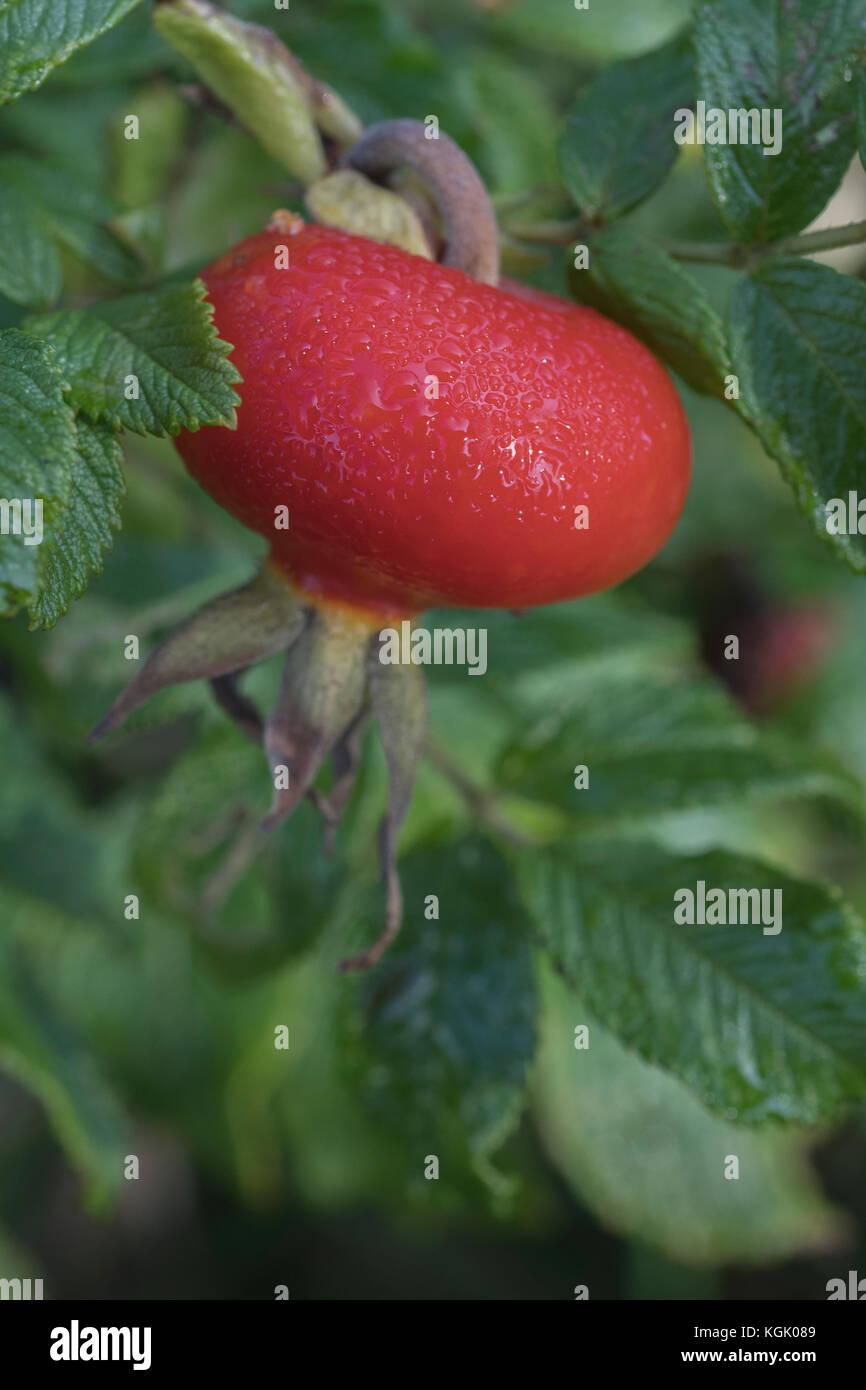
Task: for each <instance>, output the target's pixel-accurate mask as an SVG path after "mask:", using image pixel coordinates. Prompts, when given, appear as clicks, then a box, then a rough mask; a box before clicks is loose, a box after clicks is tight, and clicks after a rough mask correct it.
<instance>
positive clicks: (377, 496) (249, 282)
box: [176, 213, 691, 617]
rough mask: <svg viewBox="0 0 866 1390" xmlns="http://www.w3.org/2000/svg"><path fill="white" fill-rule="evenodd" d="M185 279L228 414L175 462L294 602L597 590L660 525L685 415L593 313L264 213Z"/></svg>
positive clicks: (398, 611)
mask: <svg viewBox="0 0 866 1390" xmlns="http://www.w3.org/2000/svg"><path fill="white" fill-rule="evenodd" d="M280 246H284V247H287V248H288V266H287V267H286V266H285V265H284V262H285V259H286V257H285V252H283V253H282V254H281V253H280V252H279V250H278V248H279V247H280ZM280 266H283V268H279V267H280ZM203 278H204V280H205V283H206V285H207V288H208V294H209V296H210V299H211V300H212V302H213V305H214V310H215V322H216V327H217V330H218V332H219V334H220V336H221V337H222V338H224V339H226V340H227V341H228V342H230V343H232V344H233V345H234V352H233V361H234V362H235V364H236V366H237V367H238V369H239V371H240V372H241V375H242V377H243V383H242V385H241V387H240V394H241V399H242V404H241V406H240V409H239V411H238V422H237V429H236V430H226V429H223V428H206V429H202V430H200V431H198V432H197V433H195V434H182V435H181V436H180V437H179V438H178V440H177V441H176V442H177V447H178V449H179V451H180V453H181V455H182V456H183V458H184V460H185V462H186V464H187V466H188V468H189V470H190V472H191V473H192V474H193V476H194V477H195V478H196V479H197V480H198V481H199V483H200V484H201V485H202V487H204V488H205V490H206V491H207V492H208V493H210V495H211V496H212V497H214V498H215V499H216V501H217V502H219V503H220V504H221V505H222V506H223V507H225V508H226V510H227V511H229V512H230V513H231V514H232V515H233V516H235V517H237V518H238V520H240V521H241V522H243V523H244V524H245V525H246V526H248V527H250V528H251V529H253V530H255V531H258V532H260V533H261V534H262V535H264V536H266V537H267V538H268V541H269V543H270V547H271V556H272V559H273V561H274V562H275V563H276V564H277V565H278V566H279V568H280V569H281V570H282V571H283V572H284V573H285V574H287V575H288V576H289V577H290V578H291V580H292V581H293V582H294V583H295V584H296V586H297V587H299V588H301V589H302V590H304V591H306V592H307V593H308V594H309V595H310V596H311V597H313V598H315V597H316V596H317V595H318V596H321V597H322V598H324V599H330V600H335V601H337V602H339V603H347V604H350V605H352V606H354V607H357V608H361V609H366V610H368V611H369V612H371V614H373V615H376V616H380V617H390V616H394V615H403V614H412V613H416V612H418V611H420V610H421V609H424V608H426V607H430V606H433V605H440V604H441V605H452V606H479V607H493V608H517V607H520V608H525V607H528V606H532V605H536V604H543V603H551V602H554V601H556V600H559V599H568V598H574V597H578V596H580V595H583V594H589V593H593V592H595V591H596V590H599V589H604V588H607V587H609V586H610V585H613V584H616V583H618V582H619V581H620V580H623V579H625V578H626V577H627V576H628V575H630V574H632V573H633V572H634V571H635V570H637V569H640V567H641V566H642V565H644V564H646V562H647V561H648V560H650V559H651V558H652V556H653V555H654V554H655V553H656V552H657V551H658V550H659V548H660V547H661V546H662V545H663V544H664V542H665V540H666V539H667V537H668V536H669V534H670V532H671V530H672V529H673V527H674V525H675V523H676V521H677V518H678V517H679V515H680V512H681V510H682V507H683V504H684V502H685V498H686V493H687V490H688V482H689V472H690V454H691V450H690V440H689V431H688V425H687V422H686V417H685V413H684V411H683V408H682V405H681V404H680V401H679V398H678V396H677V393H676V391H675V389H674V387H673V385H672V383H671V381H670V379H669V377H668V375H667V373H666V372H665V371H664V369H663V368H662V367H661V366H660V365H659V363H658V362H657V361H656V360H655V358H654V357H653V356H652V355H651V353H649V352H648V351H647V349H646V348H644V347H643V346H642V344H641V343H639V342H638V341H637V340H636V339H635V338H633V337H632V336H631V335H630V334H629V333H628V332H626V331H625V330H624V329H623V328H621V327H619V326H618V325H617V324H614V323H611V322H610V321H609V320H607V319H605V318H603V317H602V316H601V315H599V314H597V313H595V312H594V311H593V310H591V309H587V308H583V307H578V306H572V305H569V304H566V303H565V302H564V301H560V300H557V299H554V298H553V297H552V296H550V295H546V294H541V293H539V292H538V291H529V292H524V291H522V290H520V291H519V293H515V292H514V291H515V290H516V289H517V287H510V288H508V289H505V288H494V287H493V286H491V285H485V284H480V283H478V282H477V281H476V280H473V279H471V278H470V277H469V276H468V275H466V274H464V273H463V272H462V271H459V270H455V269H451V268H447V267H444V266H442V265H439V264H437V263H435V262H432V261H426V260H424V259H422V258H421V257H418V256H412V255H409V254H408V253H406V252H404V251H401V250H399V249H397V248H395V247H392V246H386V245H381V244H379V243H378V242H374V241H371V240H367V239H366V238H361V237H356V236H350V235H347V234H346V233H344V232H340V231H337V230H335V229H333V228H329V227H323V226H318V225H306V224H304V223H303V222H302V221H301V220H300V219H299V218H295V217H293V216H291V215H290V214H284V213H283V214H278V215H277V216H276V217H275V219H274V221H273V222H272V223H271V225H270V227H269V229H268V230H266V231H264V232H262V233H260V234H259V235H257V236H253V237H249V238H247V240H246V241H243V242H241V243H240V245H238V246H237V247H235V248H234V249H233V250H231V251H229V252H227V253H226V254H225V255H224V256H221V257H220V258H219V260H217V261H215V262H214V263H213V264H212V265H211V266H209V267H208V268H207V269H206V270H205V271H204V272H203ZM277 508H288V514H289V528H288V529H287V530H286V529H283V530H275V526H274V522H275V515H276V514H277V513H276V509H277ZM583 509H586V510H585V511H584V510H583Z"/></svg>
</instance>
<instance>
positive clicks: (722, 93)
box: [695, 0, 866, 244]
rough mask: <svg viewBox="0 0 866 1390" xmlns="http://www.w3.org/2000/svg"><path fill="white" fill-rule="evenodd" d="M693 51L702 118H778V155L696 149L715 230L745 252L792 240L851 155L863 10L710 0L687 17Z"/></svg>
mask: <svg viewBox="0 0 866 1390" xmlns="http://www.w3.org/2000/svg"><path fill="white" fill-rule="evenodd" d="M695 45H696V51H697V67H698V89H699V90H698V95H699V97H700V98H701V100H703V101H704V102H705V103H706V107H707V109H708V110H709V109H710V108H717V109H719V108H720V109H721V110H723V111H724V112H725V113H726V116H727V113H728V112H729V111H731V110H734V111H740V110H745V111H757V112H762V111H766V112H768V113H769V114H770V117H772V113H773V112H774V111H777V110H778V111H781V113H782V114H781V127H780V129H781V148H780V150H779V151H778V152H777V153H776V154H771V155H765V153H764V145H763V144H762V143H748V144H746V143H744V144H727V143H726V144H709V143H707V144H706V145H705V146H704V156H705V159H706V167H707V175H708V178H709V181H710V187H711V189H712V191H713V195H714V197H715V199H716V202H717V204H718V208H719V212H720V213H721V216H722V218H723V220H724V221H725V223H726V224H727V226H728V227H729V228H730V231H731V232H732V234H733V235H734V236H735V237H736V239H737V240H738V241H740V242H742V243H746V244H748V243H761V242H767V241H772V240H774V239H776V238H778V237H782V236H786V235H789V234H790V233H792V232H798V231H800V230H801V228H803V227H805V226H806V225H807V223H809V222H811V221H812V219H813V218H814V217H817V215H818V213H819V212H820V211H821V210H822V208H823V207H824V206H825V205H826V203H827V202H828V200H829V198H830V196H831V195H832V193H833V192H834V190H835V189H836V188H837V187H838V185H839V183H840V181H841V179H842V175H843V174H844V172H845V170H846V168H847V167H848V164H849V162H850V160H851V158H852V156H853V154H854V150H855V145H856V138H857V131H856V117H855V112H854V104H855V94H856V87H855V86H854V85H853V83H852V80H851V79H852V72H853V71H854V70H855V69H856V66H857V65H858V63H859V62H860V61H861V59H862V55H863V53H864V51H866V13H864V9H863V4H862V0H709V3H706V4H704V5H702V6H701V7H700V9H699V10H698V11H697V14H696V16H695ZM767 134H768V135H772V128H770V129H769V130H768V132H767ZM762 139H763V137H762Z"/></svg>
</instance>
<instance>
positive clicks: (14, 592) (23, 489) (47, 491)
mask: <svg viewBox="0 0 866 1390" xmlns="http://www.w3.org/2000/svg"><path fill="white" fill-rule="evenodd" d="M64 386H65V383H64V380H63V377H62V376H61V374H60V372H59V370H58V368H57V365H56V361H55V358H54V354H53V353H52V351H51V349H50V348H49V347H48V346H47V345H46V344H45V343H40V342H37V341H36V340H35V339H33V338H30V337H28V336H27V335H26V334H24V333H19V332H18V330H17V329H14V328H9V329H6V330H5V331H4V332H3V333H0V497H2V498H3V499H4V501H5V502H7V503H9V504H13V503H17V502H20V503H22V504H23V505H22V508H21V510H20V515H19V517H18V518H17V519H16V518H14V517H13V516H12V512H11V510H10V519H9V521H8V522H6V523H5V524H4V528H3V529H4V530H5V531H6V532H7V533H6V534H3V533H2V531H0V605H2V608H3V610H4V611H5V612H7V613H9V612H14V611H15V609H16V608H17V607H19V606H20V605H21V604H22V603H26V602H32V601H33V600H34V599H35V598H36V596H37V595H38V594H39V592H40V591H41V588H42V586H43V584H44V552H43V548H42V544H41V541H42V537H43V536H44V534H45V533H46V532H49V531H50V529H51V526H52V525H53V523H54V522H55V520H56V519H57V517H58V516H60V515H61V514H62V512H63V510H64V508H65V507H66V505H67V503H68V501H69V497H70V491H71V480H72V476H73V472H74V469H75V450H76V444H77V437H76V431H75V418H74V416H73V414H72V411H71V410H70V409H69V406H68V405H67V404H66V401H65V399H64ZM37 502H41V504H42V508H41V510H42V518H41V525H40V523H39V512H38V509H37V506H36V504H37Z"/></svg>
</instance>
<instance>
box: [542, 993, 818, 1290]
mask: <svg viewBox="0 0 866 1390" xmlns="http://www.w3.org/2000/svg"><path fill="white" fill-rule="evenodd" d="M544 999H545V1005H546V1007H545V1008H544V1010H543V1013H542V1020H543V1024H542V1043H541V1048H540V1054H539V1057H538V1059H537V1062H536V1065H535V1067H534V1069H533V1070H534V1076H535V1084H534V1087H533V1097H534V1098H533V1112H534V1116H535V1119H536V1123H537V1125H538V1128H539V1131H540V1133H541V1137H542V1142H543V1143H544V1145H545V1147H546V1149H547V1150H548V1152H549V1154H550V1156H551V1158H552V1159H553V1161H554V1163H555V1164H556V1166H557V1167H558V1168H559V1170H560V1171H561V1172H562V1174H563V1176H564V1177H565V1178H566V1180H567V1181H568V1183H569V1184H570V1185H571V1187H572V1188H573V1189H574V1191H575V1192H576V1193H577V1196H578V1197H579V1198H581V1199H582V1200H583V1201H585V1202H586V1203H587V1204H588V1206H589V1207H590V1208H591V1209H592V1210H593V1211H594V1212H595V1214H596V1216H598V1217H599V1219H600V1220H601V1221H602V1222H603V1224H604V1225H605V1226H606V1227H607V1228H608V1229H613V1230H614V1231H617V1232H619V1233H620V1234H621V1235H627V1236H632V1237H637V1238H638V1239H639V1240H643V1241H647V1242H649V1243H650V1244H652V1245H654V1246H656V1247H657V1248H659V1249H661V1250H662V1251H664V1253H665V1254H666V1255H667V1256H668V1257H669V1258H670V1259H672V1260H675V1261H677V1263H681V1264H685V1265H706V1264H711V1265H719V1264H730V1263H734V1262H736V1263H738V1264H741V1263H744V1262H749V1263H751V1262H753V1261H761V1262H763V1261H769V1260H779V1259H783V1258H785V1257H790V1256H791V1255H794V1254H798V1253H801V1252H807V1251H818V1250H820V1249H826V1248H827V1246H828V1245H829V1244H830V1243H835V1241H836V1240H837V1239H838V1238H839V1235H840V1225H841V1223H840V1221H839V1218H838V1216H837V1214H836V1213H835V1212H834V1211H833V1210H832V1208H830V1207H829V1206H828V1205H827V1203H826V1201H825V1199H824V1198H823V1196H822V1194H821V1190H820V1187H819V1185H818V1182H817V1180H816V1178H815V1176H814V1174H813V1173H812V1172H810V1170H809V1166H808V1163H807V1161H806V1157H805V1153H804V1148H805V1145H804V1143H803V1140H802V1139H801V1137H800V1136H799V1135H793V1134H790V1133H783V1132H780V1131H778V1130H776V1129H765V1130H764V1131H763V1132H761V1133H757V1132H755V1131H753V1130H747V1129H743V1128H742V1127H737V1126H735V1125H733V1124H731V1123H729V1122H727V1121H724V1120H721V1119H718V1118H716V1117H715V1116H713V1115H709V1114H708V1113H707V1112H706V1110H704V1108H703V1107H702V1106H701V1105H700V1104H699V1102H698V1101H696V1100H695V1099H694V1097H693V1096H692V1095H691V1094H690V1093H689V1092H688V1091H687V1090H686V1088H685V1087H684V1086H683V1085H682V1084H681V1082H679V1081H677V1080H676V1078H674V1077H672V1076H669V1075H667V1074H666V1073H665V1072H663V1071H660V1070H659V1069H658V1068H657V1067H652V1066H648V1065H647V1063H646V1062H643V1061H641V1059H640V1058H639V1057H637V1056H635V1054H634V1053H633V1052H630V1051H629V1050H628V1049H627V1048H625V1047H623V1046H622V1044H621V1043H619V1042H617V1041H616V1039H615V1038H613V1037H612V1036H611V1034H610V1033H608V1032H607V1030H606V1029H605V1028H603V1027H602V1025H601V1024H600V1023H597V1022H595V1020H594V1018H593V1016H592V1014H590V1013H588V1012H587V1011H586V1010H585V1009H584V1007H583V1005H582V1004H578V1003H577V1002H576V1001H575V1000H574V999H572V998H570V996H569V992H568V990H567V989H566V987H565V986H564V985H563V984H562V982H561V981H559V980H556V979H554V978H553V977H552V976H550V975H545V978H544ZM581 1025H583V1026H586V1027H587V1028H588V1035H587V1037H586V1042H587V1043H588V1046H586V1047H585V1048H576V1047H575V1041H576V1039H575V1028H578V1027H580V1026H581ZM729 1154H733V1155H736V1157H737V1158H738V1160H739V1177H738V1179H737V1181H736V1182H733V1181H729V1180H727V1179H726V1178H725V1171H724V1170H725V1163H726V1159H727V1156H728V1155H729Z"/></svg>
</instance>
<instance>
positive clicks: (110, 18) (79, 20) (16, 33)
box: [0, 0, 138, 104]
mask: <svg viewBox="0 0 866 1390" xmlns="http://www.w3.org/2000/svg"><path fill="white" fill-rule="evenodd" d="M137 4H138V0H49V3H48V4H46V3H45V0H0V104H2V103H3V102H6V101H14V100H15V98H16V97H20V96H21V94H22V93H23V92H27V91H29V90H30V89H31V88H32V87H38V86H39V85H40V83H42V82H44V81H45V79H46V77H47V76H48V74H49V73H50V72H51V70H52V69H53V68H56V67H57V66H58V64H60V63H65V62H66V60H67V58H71V57H72V54H73V53H75V52H76V50H77V49H79V48H82V47H83V46H84V45H85V44H88V43H90V42H91V40H92V39H95V38H96V37H97V35H98V34H103V33H104V32H105V30H106V29H110V28H111V26H112V25H113V24H116V23H117V21H118V20H119V19H122V18H123V16H124V15H125V14H127V13H128V12H129V11H130V10H131V9H132V8H133V6H134V5H137Z"/></svg>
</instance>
